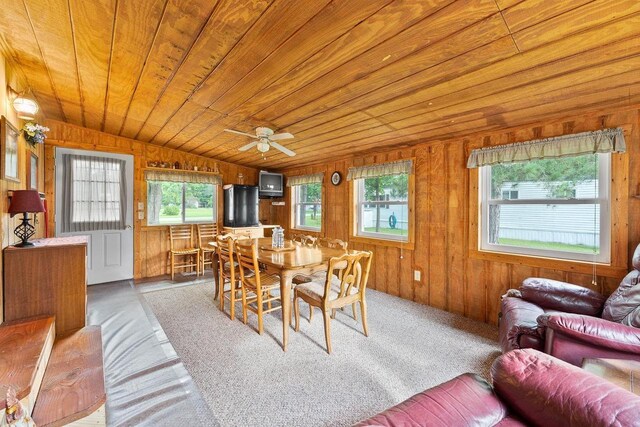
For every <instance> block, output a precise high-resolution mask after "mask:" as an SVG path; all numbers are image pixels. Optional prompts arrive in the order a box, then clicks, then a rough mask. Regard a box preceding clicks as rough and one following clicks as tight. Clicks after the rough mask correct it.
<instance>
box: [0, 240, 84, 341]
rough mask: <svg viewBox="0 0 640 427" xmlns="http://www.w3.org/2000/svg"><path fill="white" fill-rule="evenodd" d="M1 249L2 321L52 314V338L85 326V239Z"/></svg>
mask: <svg viewBox="0 0 640 427" xmlns="http://www.w3.org/2000/svg"><path fill="white" fill-rule="evenodd" d="M33 243H34V245H35V246H31V247H27V248H16V247H15V246H9V247H7V248H5V249H4V320H5V321H7V322H8V321H12V320H19V319H25V318H28V317H32V316H40V315H54V316H55V324H56V335H61V334H65V333H68V332H71V331H74V330H77V329H80V328H82V327H84V326H85V324H86V318H87V238H86V237H84V236H74V237H56V238H51V239H39V240H34V241H33Z"/></svg>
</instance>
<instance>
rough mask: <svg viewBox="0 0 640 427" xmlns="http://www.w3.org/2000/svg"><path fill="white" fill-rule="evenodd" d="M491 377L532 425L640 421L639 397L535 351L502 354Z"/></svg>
mask: <svg viewBox="0 0 640 427" xmlns="http://www.w3.org/2000/svg"><path fill="white" fill-rule="evenodd" d="M491 376H492V378H493V387H494V390H495V392H496V394H497V395H498V397H500V398H501V399H502V400H503V402H505V403H506V404H507V405H508V406H509V408H511V409H513V410H514V411H515V412H516V413H517V414H518V416H520V417H521V418H522V419H523V420H524V421H526V422H528V423H530V424H531V425H539V426H545V427H569V426H637V425H639V424H640V397H639V396H636V395H635V394H633V393H631V392H630V391H627V390H625V389H623V388H622V387H619V386H617V385H615V384H613V383H611V382H609V381H605V380H603V379H602V378H600V377H597V376H595V375H593V374H590V373H588V372H586V371H583V370H582V369H580V368H578V367H576V366H573V365H570V364H568V363H566V362H563V361H562V360H560V359H556V358H554V357H552V356H548V355H546V354H544V353H540V352H539V351H536V350H532V349H524V350H514V351H512V352H509V353H507V354H503V355H502V356H500V357H499V358H498V359H496V361H495V362H494V363H493V366H492V367H491Z"/></svg>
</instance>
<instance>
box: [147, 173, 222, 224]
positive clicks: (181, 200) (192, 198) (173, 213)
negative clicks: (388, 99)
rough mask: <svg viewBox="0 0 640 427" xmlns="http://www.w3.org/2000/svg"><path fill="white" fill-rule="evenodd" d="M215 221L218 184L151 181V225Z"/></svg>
mask: <svg viewBox="0 0 640 427" xmlns="http://www.w3.org/2000/svg"><path fill="white" fill-rule="evenodd" d="M215 218H216V186H215V185H213V184H195V183H182V182H160V181H148V182H147V224H149V225H159V224H160V225H162V224H183V223H191V222H193V223H198V222H212V221H214V220H215Z"/></svg>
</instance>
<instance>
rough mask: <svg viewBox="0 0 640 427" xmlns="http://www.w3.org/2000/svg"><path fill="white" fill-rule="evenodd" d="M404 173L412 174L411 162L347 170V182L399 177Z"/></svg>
mask: <svg viewBox="0 0 640 427" xmlns="http://www.w3.org/2000/svg"><path fill="white" fill-rule="evenodd" d="M405 173H406V174H412V173H413V160H398V161H397V162H389V163H380V164H377V165H370V166H358V167H353V168H349V174H348V175H347V180H348V181H351V180H354V179H362V178H376V177H378V176H387V175H401V174H405Z"/></svg>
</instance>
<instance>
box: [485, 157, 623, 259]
mask: <svg viewBox="0 0 640 427" xmlns="http://www.w3.org/2000/svg"><path fill="white" fill-rule="evenodd" d="M610 165H611V155H610V154H609V153H606V154H583V155H579V156H575V157H557V158H545V159H536V160H530V161H527V162H518V163H503V164H496V165H492V166H483V167H482V168H481V170H480V180H481V182H480V210H481V221H480V249H483V250H489V251H495V252H508V253H515V254H524V255H533V256H545V257H552V258H561V259H568V260H583V261H594V260H595V261H597V262H605V263H606V262H609V260H610V232H609V224H610V219H609V215H610V207H609V182H610V179H609V176H610ZM514 188H517V190H513V189H514ZM514 192H515V194H514Z"/></svg>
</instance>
